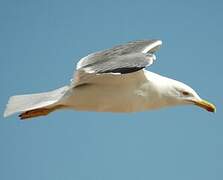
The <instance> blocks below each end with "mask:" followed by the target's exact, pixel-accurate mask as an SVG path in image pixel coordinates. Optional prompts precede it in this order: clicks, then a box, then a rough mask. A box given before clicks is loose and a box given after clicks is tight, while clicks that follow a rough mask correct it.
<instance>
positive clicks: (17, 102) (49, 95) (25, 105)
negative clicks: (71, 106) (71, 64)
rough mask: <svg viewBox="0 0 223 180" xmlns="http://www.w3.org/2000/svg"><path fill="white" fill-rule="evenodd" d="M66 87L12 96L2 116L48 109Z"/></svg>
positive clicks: (65, 90)
mask: <svg viewBox="0 0 223 180" xmlns="http://www.w3.org/2000/svg"><path fill="white" fill-rule="evenodd" d="M68 89H69V86H64V87H62V88H59V89H56V90H53V91H50V92H44V93H39V94H28V95H17V96H12V97H10V99H9V102H8V104H7V106H6V109H5V112H4V117H7V116H10V115H12V114H14V113H18V112H25V111H30V110H34V109H41V108H44V109H48V108H49V109H50V108H51V107H53V106H54V105H57V104H58V102H59V101H60V100H61V98H62V97H63V96H64V95H65V93H66V92H67V91H68Z"/></svg>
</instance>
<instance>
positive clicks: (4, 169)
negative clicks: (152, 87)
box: [0, 0, 223, 180]
mask: <svg viewBox="0 0 223 180" xmlns="http://www.w3.org/2000/svg"><path fill="white" fill-rule="evenodd" d="M222 7H223V3H222V1H220V0H213V1H205V0H197V1H192V0H191V1H177V0H176V1H175V0H170V1H161V0H156V1H149V0H137V1H127V0H119V1H111V0H110V1H106V0H104V1H102V0H95V1H90V0H89V1H87V0H75V1H71V0H67V1H66V0H65V1H59V0H54V1H50V0H48V1H46V0H38V1H34V0H30V1H26V0H20V1H16V0H11V1H6V0H1V1H0V22H1V24H0V27H1V28H0V39H1V40H0V49H1V53H0V73H1V76H0V81H1V96H0V111H1V112H2V113H3V111H4V108H5V104H6V103H7V100H8V98H9V96H11V95H14V94H25V93H34V92H43V91H48V90H52V89H55V88H58V87H60V86H63V85H65V84H68V83H69V80H70V79H71V78H72V74H73V70H74V68H75V64H76V63H77V61H78V60H79V59H80V58H81V57H83V56H85V55H87V54H88V53H91V52H94V51H97V50H101V49H105V48H109V47H112V46H113V45H116V44H120V43H123V42H128V41H132V40H137V39H161V40H162V41H163V46H162V48H161V49H160V51H159V52H158V53H157V58H158V59H157V61H156V63H155V64H154V65H153V66H151V67H150V68H149V69H150V70H151V71H154V72H157V73H160V74H162V75H165V76H168V77H171V78H174V79H177V80H180V81H183V82H185V83H187V84H188V85H190V86H192V87H193V88H194V89H195V90H196V91H197V92H198V93H199V94H200V96H201V97H203V98H205V99H208V100H210V101H211V102H213V103H215V104H216V106H217V113H215V114H212V113H208V112H206V111H204V110H202V109H199V108H196V107H176V108H167V109H162V110H157V111H150V112H143V113H133V114H112V113H94V112H77V111H58V112H55V113H53V114H51V115H50V116H47V117H41V118H38V119H33V120H32V121H19V120H18V118H17V117H16V116H12V117H9V118H8V119H3V118H2V117H0V144H1V145H0V147H1V148H0V159H1V161H0V179H4V180H10V179H13V180H30V179H32V180H39V179H41V180H61V179H65V180H71V179H72V180H73V179H77V180H89V179H92V180H105V179H106V180H119V179H120V180H123V179H128V180H135V179H139V180H144V179H153V180H161V179H162V180H163V179H170V180H179V179H180V180H188V179H190V180H197V179H202V180H210V179H216V180H220V179H223V153H222V152H223V121H222V119H223V118H222V117H223V112H222V102H223V101H222V100H223V96H222V92H223V85H222V77H223V76H222V75H223V74H222V67H223V60H222V51H223V45H222V42H223V36H222V32H223V23H222V17H223V11H222Z"/></svg>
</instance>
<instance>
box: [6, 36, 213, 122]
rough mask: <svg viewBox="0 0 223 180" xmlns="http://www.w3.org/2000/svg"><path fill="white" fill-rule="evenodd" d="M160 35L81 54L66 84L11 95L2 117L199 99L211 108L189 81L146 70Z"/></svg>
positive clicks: (133, 109) (163, 104)
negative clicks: (24, 93) (39, 91)
mask: <svg viewBox="0 0 223 180" xmlns="http://www.w3.org/2000/svg"><path fill="white" fill-rule="evenodd" d="M161 45H162V41H161V40H138V41H132V42H129V43H126V44H123V45H118V46H115V47H113V48H111V49H107V50H103V51H99V52H95V53H92V54H89V55H88V56H86V57H84V58H82V59H81V60H80V61H79V62H78V63H77V66H76V71H75V72H74V76H73V79H72V80H71V83H70V84H69V85H66V86H64V87H61V88H59V89H56V90H53V91H49V92H43V93H38V94H28V95H16V96H12V97H10V98H9V101H8V104H7V106H6V110H5V112H4V117H7V116H10V115H12V114H14V113H20V114H19V117H20V119H28V118H33V117H38V116H45V115H48V114H49V113H51V112H54V111H56V110H62V109H74V110H79V111H96V112H114V113H130V112H140V111H147V110H152V109H158V108H162V107H169V106H177V105H197V106H199V107H202V108H204V109H206V110H207V111H209V112H215V111H216V108H215V106H214V105H213V104H211V103H209V102H208V101H205V100H203V99H201V98H200V96H199V95H198V94H197V93H196V92H195V91H194V90H193V89H192V88H191V87H189V86H188V85H186V84H184V83H182V82H179V81H176V80H173V79H170V78H167V77H164V76H161V75H158V74H156V73H153V72H150V71H148V70H146V69H145V68H146V67H148V66H150V65H152V64H153V62H154V61H155V60H156V56H155V54H154V53H155V52H156V51H157V50H158V49H159V48H160V46H161Z"/></svg>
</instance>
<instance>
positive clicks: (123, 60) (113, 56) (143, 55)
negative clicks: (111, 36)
mask: <svg viewBox="0 0 223 180" xmlns="http://www.w3.org/2000/svg"><path fill="white" fill-rule="evenodd" d="M161 44H162V41H160V40H141V41H133V42H129V43H127V44H124V45H119V46H116V47H113V48H111V49H108V50H104V51H99V52H96V53H93V54H90V55H88V56H86V57H84V58H82V59H81V60H80V61H79V62H78V64H77V70H84V71H85V72H86V73H112V72H114V73H121V74H122V73H130V72H134V71H137V70H140V69H142V68H144V67H146V66H149V65H151V64H152V62H153V60H154V56H152V54H153V53H154V52H155V51H156V50H158V49H159V47H160V46H161ZM128 70H129V71H128Z"/></svg>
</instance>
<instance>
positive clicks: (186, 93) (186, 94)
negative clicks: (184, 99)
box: [182, 91, 190, 96]
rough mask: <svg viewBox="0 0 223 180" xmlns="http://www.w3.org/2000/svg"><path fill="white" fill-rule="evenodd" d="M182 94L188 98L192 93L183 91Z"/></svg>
mask: <svg viewBox="0 0 223 180" xmlns="http://www.w3.org/2000/svg"><path fill="white" fill-rule="evenodd" d="M182 94H183V95H184V96H188V95H189V94H190V93H189V92H187V91H182Z"/></svg>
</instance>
